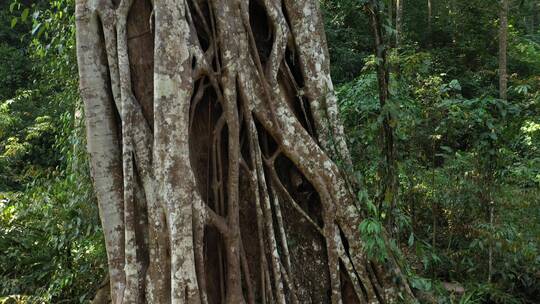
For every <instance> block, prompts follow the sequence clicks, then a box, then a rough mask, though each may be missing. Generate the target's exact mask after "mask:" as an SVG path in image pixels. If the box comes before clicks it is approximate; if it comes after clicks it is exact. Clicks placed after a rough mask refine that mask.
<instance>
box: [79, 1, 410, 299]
mask: <svg viewBox="0 0 540 304" xmlns="http://www.w3.org/2000/svg"><path fill="white" fill-rule="evenodd" d="M76 20H77V56H78V62H79V74H80V88H81V96H82V99H83V100H84V103H85V109H86V125H87V137H88V150H89V153H90V157H91V167H92V175H93V180H94V186H95V189H96V193H97V197H98V202H99V208H100V214H101V220H102V224H103V230H104V234H105V240H106V247H107V256H108V262H109V277H110V285H111V299H112V301H113V303H201V304H206V303H230V304H233V303H234V304H236V303H249V304H251V303H309V302H314V303H336V304H337V303H393V302H395V301H397V299H399V298H400V297H401V298H405V299H411V298H412V293H411V292H410V289H409V288H408V285H407V283H406V280H404V278H403V276H402V275H401V272H400V271H399V268H397V266H396V263H395V261H394V260H389V261H387V262H386V263H385V264H384V265H375V264H374V263H373V262H372V261H369V260H368V259H367V257H366V256H365V254H364V252H363V248H362V242H361V237H362V236H361V235H359V233H358V225H359V223H360V221H361V220H362V213H363V210H361V209H359V208H360V207H359V206H357V205H356V202H355V197H354V192H355V189H352V188H351V187H352V185H351V183H350V182H349V181H348V179H347V176H348V173H347V172H346V171H345V170H344V169H342V167H347V165H348V167H350V165H351V164H352V161H351V159H350V156H349V153H348V150H347V147H346V144H345V138H344V135H343V127H342V125H341V123H340V122H339V119H338V108H337V100H336V97H335V95H334V93H333V87H332V82H331V79H330V75H329V60H328V58H329V56H328V53H327V49H326V41H325V36H324V31H323V26H322V18H321V15H320V11H319V8H318V3H317V1H314V0H295V1H293V0H284V1H277V0H251V1H249V0H234V1H228V0H154V1H150V0H118V1H117V0H110V1H109V0H77V3H76ZM397 281H399V283H396V282H397ZM400 301H402V300H400Z"/></svg>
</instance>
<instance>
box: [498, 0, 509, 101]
mask: <svg viewBox="0 0 540 304" xmlns="http://www.w3.org/2000/svg"><path fill="white" fill-rule="evenodd" d="M500 4H501V8H500V13H499V97H500V98H501V99H506V91H507V90H508V73H507V71H506V49H507V46H508V0H501V3H500Z"/></svg>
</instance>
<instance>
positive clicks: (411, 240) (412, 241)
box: [408, 233, 414, 247]
mask: <svg viewBox="0 0 540 304" xmlns="http://www.w3.org/2000/svg"><path fill="white" fill-rule="evenodd" d="M413 244H414V234H413V233H411V235H410V236H409V242H408V245H409V247H412V245H413Z"/></svg>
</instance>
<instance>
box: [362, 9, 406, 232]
mask: <svg viewBox="0 0 540 304" xmlns="http://www.w3.org/2000/svg"><path fill="white" fill-rule="evenodd" d="M398 1H399V0H398ZM367 12H368V16H369V18H370V21H371V29H372V32H373V37H374V45H373V49H374V53H375V56H376V58H377V83H378V88H379V104H380V108H381V112H383V113H385V114H384V115H383V116H384V118H383V121H382V127H381V150H382V155H383V156H384V160H383V163H382V165H381V168H380V171H381V172H380V173H381V176H382V178H381V186H380V194H379V198H378V202H379V206H380V207H383V209H381V210H384V211H385V212H386V213H388V215H390V214H392V211H393V210H394V208H395V207H396V205H397V196H398V189H399V181H398V172H397V155H396V147H395V143H394V128H393V127H392V120H393V119H394V118H393V117H392V115H391V113H390V111H385V108H386V107H388V105H389V104H388V103H389V102H390V90H389V81H390V73H389V67H388V61H387V52H386V49H387V46H386V44H385V42H384V38H383V37H384V36H383V30H382V23H381V17H380V12H379V7H378V4H377V2H376V1H373V0H371V1H370V2H368V4H367ZM386 227H387V228H389V229H390V230H391V231H392V232H394V228H395V225H394V221H393V218H392V216H388V217H387V221H386Z"/></svg>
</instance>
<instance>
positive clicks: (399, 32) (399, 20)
mask: <svg viewBox="0 0 540 304" xmlns="http://www.w3.org/2000/svg"><path fill="white" fill-rule="evenodd" d="M403 1H404V0H396V48H399V47H400V46H401V40H402V36H403Z"/></svg>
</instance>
